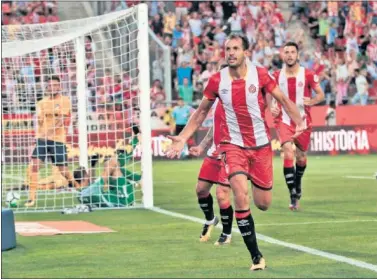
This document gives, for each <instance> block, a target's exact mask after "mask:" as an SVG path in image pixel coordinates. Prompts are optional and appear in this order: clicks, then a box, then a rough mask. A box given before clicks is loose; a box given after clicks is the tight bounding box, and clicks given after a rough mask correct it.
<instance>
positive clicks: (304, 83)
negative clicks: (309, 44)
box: [274, 67, 319, 127]
mask: <svg viewBox="0 0 377 279" xmlns="http://www.w3.org/2000/svg"><path fill="white" fill-rule="evenodd" d="M274 76H275V79H276V80H277V81H278V84H279V87H280V89H281V91H282V92H283V93H284V94H285V95H286V96H287V97H288V98H289V99H290V100H291V101H292V102H293V103H295V104H296V106H297V108H298V110H299V112H300V114H301V116H302V117H305V119H306V125H307V126H308V127H310V126H311V123H312V118H311V115H310V106H305V105H304V97H308V98H311V97H312V90H313V89H314V88H315V87H316V86H317V85H318V83H319V78H318V76H317V75H316V74H314V73H313V72H312V71H310V70H308V69H305V68H304V67H300V69H299V71H298V74H297V76H296V77H289V78H287V76H286V74H285V68H284V67H283V69H282V70H279V71H276V72H275V73H274ZM280 109H281V113H280V115H279V116H278V117H277V121H283V123H285V124H287V125H290V126H292V127H296V124H295V123H294V122H293V121H292V119H291V118H290V117H289V116H288V113H287V112H286V111H285V110H284V108H282V107H281V106H280Z"/></svg>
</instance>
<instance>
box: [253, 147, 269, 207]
mask: <svg viewBox="0 0 377 279" xmlns="http://www.w3.org/2000/svg"><path fill="white" fill-rule="evenodd" d="M272 160H273V152H272V148H271V145H268V146H265V147H263V148H260V149H258V150H254V151H253V160H252V162H251V164H250V176H251V182H252V184H253V199H254V203H255V205H256V206H257V207H258V208H259V209H261V210H267V208H268V207H269V206H270V204H271V201H272V193H271V190H272V185H273V163H272Z"/></svg>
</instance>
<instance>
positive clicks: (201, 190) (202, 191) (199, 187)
mask: <svg viewBox="0 0 377 279" xmlns="http://www.w3.org/2000/svg"><path fill="white" fill-rule="evenodd" d="M210 189H211V187H210V186H209V187H208V185H205V184H204V183H201V181H199V182H198V184H196V195H197V196H198V198H199V199H200V198H205V197H208V195H209V191H210Z"/></svg>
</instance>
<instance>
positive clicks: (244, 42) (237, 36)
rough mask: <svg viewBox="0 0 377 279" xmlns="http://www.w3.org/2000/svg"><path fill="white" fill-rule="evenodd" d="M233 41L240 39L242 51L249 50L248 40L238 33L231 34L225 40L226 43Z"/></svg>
mask: <svg viewBox="0 0 377 279" xmlns="http://www.w3.org/2000/svg"><path fill="white" fill-rule="evenodd" d="M234 39H241V40H242V48H243V50H248V49H249V46H250V44H249V40H248V39H247V37H246V36H245V35H243V34H240V33H231V34H230V35H229V36H228V38H227V39H226V40H227V41H228V40H234Z"/></svg>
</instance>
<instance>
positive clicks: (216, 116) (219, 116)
mask: <svg viewBox="0 0 377 279" xmlns="http://www.w3.org/2000/svg"><path fill="white" fill-rule="evenodd" d="M213 108H214V110H215V111H214V113H213V140H212V145H211V147H210V148H209V149H208V151H207V156H208V157H211V158H215V159H220V154H219V152H218V147H219V144H220V141H221V134H220V132H221V122H222V121H224V114H225V113H224V109H223V106H222V105H221V103H220V102H219V100H218V99H216V102H215V103H214V105H213Z"/></svg>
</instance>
